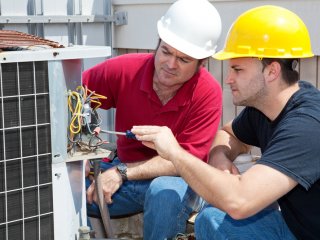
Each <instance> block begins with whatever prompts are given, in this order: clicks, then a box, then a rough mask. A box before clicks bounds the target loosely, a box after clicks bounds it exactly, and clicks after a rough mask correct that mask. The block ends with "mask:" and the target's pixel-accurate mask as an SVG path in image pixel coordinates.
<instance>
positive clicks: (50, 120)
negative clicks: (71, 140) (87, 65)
mask: <svg viewBox="0 0 320 240" xmlns="http://www.w3.org/2000/svg"><path fill="white" fill-rule="evenodd" d="M110 53H111V50H110V48H109V47H96V46H73V47H67V48H59V49H45V50H38V51H12V52H1V53H0V239H1V240H20V239H21V240H54V239H55V240H69V239H70V240H75V239H78V236H79V235H78V229H79V227H80V226H83V225H86V224H87V219H86V211H85V210H86V207H85V206H86V205H85V204H86V200H85V192H84V189H85V188H84V168H83V162H82V161H77V160H79V159H73V160H72V161H69V160H70V157H69V156H68V153H67V137H66V136H67V128H68V110H67V92H68V90H69V89H75V88H76V87H77V86H79V85H81V72H82V70H83V59H84V58H93V57H107V56H110Z"/></svg>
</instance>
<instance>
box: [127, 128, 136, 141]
mask: <svg viewBox="0 0 320 240" xmlns="http://www.w3.org/2000/svg"><path fill="white" fill-rule="evenodd" d="M126 138H128V139H135V140H137V138H136V135H134V134H133V133H132V132H131V131H130V130H127V131H126Z"/></svg>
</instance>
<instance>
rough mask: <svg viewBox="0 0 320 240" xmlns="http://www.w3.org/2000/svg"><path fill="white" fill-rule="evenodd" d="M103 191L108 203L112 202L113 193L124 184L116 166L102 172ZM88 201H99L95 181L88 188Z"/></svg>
mask: <svg viewBox="0 0 320 240" xmlns="http://www.w3.org/2000/svg"><path fill="white" fill-rule="evenodd" d="M99 177H100V178H101V185H102V192H103V195H104V199H105V201H106V203H108V204H111V203H112V195H113V194H114V193H115V192H116V191H117V190H118V189H119V188H120V186H121V185H122V178H121V175H120V173H119V172H118V170H117V168H116V167H113V168H110V169H108V170H106V171H105V172H103V173H102V174H100V176H99ZM87 201H88V202H89V203H92V202H93V201H94V202H97V195H96V194H95V185H94V182H92V184H91V185H90V187H89V188H88V189H87Z"/></svg>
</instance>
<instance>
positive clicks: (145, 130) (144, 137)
mask: <svg viewBox="0 0 320 240" xmlns="http://www.w3.org/2000/svg"><path fill="white" fill-rule="evenodd" d="M131 131H132V132H133V133H134V134H135V135H136V138H137V139H138V140H140V141H142V144H143V145H145V146H147V147H149V148H152V149H154V150H156V151H157V152H158V154H159V156H161V157H162V158H164V159H167V160H172V157H173V156H175V155H176V154H179V151H180V149H181V147H180V145H179V143H178V142H177V140H176V138H175V137H174V136H173V133H172V131H171V130H170V129H169V128H168V127H158V126H134V127H133V128H132V129H131Z"/></svg>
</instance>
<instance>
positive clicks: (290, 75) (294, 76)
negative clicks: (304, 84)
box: [261, 58, 299, 85]
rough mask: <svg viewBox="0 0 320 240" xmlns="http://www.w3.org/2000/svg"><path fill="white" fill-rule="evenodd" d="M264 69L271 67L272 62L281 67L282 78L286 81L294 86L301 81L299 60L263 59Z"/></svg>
mask: <svg viewBox="0 0 320 240" xmlns="http://www.w3.org/2000/svg"><path fill="white" fill-rule="evenodd" d="M261 62H262V65H263V68H262V71H263V70H264V69H265V67H266V66H268V65H270V64H271V63H272V62H277V63H279V64H280V66H281V76H282V78H283V79H284V81H285V82H286V83H287V84H289V85H292V84H294V83H296V82H298V80H299V73H298V71H297V70H295V69H296V66H297V64H298V63H299V59H279V58H263V59H262V60H261Z"/></svg>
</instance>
